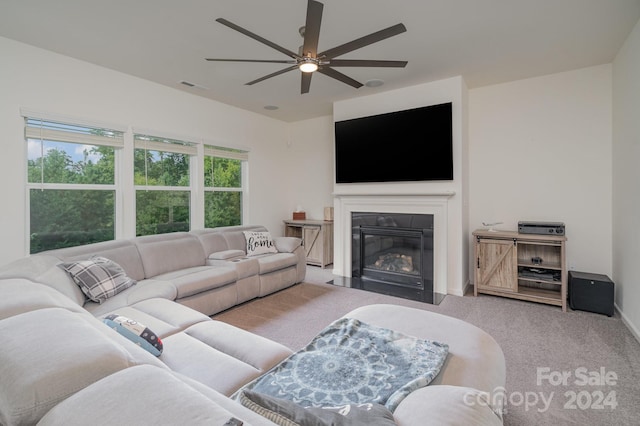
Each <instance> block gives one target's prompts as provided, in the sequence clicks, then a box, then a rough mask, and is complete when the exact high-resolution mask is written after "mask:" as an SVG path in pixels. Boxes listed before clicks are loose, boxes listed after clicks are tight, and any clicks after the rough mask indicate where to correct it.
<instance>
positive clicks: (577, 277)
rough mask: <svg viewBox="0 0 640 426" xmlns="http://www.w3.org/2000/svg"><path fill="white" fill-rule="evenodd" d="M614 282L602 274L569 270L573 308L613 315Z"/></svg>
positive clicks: (570, 297) (571, 304) (570, 304)
mask: <svg viewBox="0 0 640 426" xmlns="http://www.w3.org/2000/svg"><path fill="white" fill-rule="evenodd" d="M613 295H614V284H613V281H611V279H609V277H607V276H606V275H602V274H591V273H587V272H578V271H569V306H570V307H571V309H574V310H580V311H587V312H595V313H598V314H605V315H607V316H612V315H613Z"/></svg>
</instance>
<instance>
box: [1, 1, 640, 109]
mask: <svg viewBox="0 0 640 426" xmlns="http://www.w3.org/2000/svg"><path fill="white" fill-rule="evenodd" d="M321 1H323V0H321ZM323 3H324V14H323V19H322V27H321V30H320V41H319V46H318V50H320V51H322V50H327V49H329V48H332V47H335V46H337V45H341V44H343V43H346V42H349V41H351V40H353V39H356V38H359V37H362V36H365V35H368V34H370V33H373V32H375V31H378V30H381V29H383V28H387V27H389V26H391V25H395V24H397V23H403V24H404V25H405V26H406V27H407V32H405V33H403V34H400V35H397V36H395V37H391V38H389V39H386V40H383V41H381V42H379V43H376V44H373V45H370V46H367V47H364V48H362V49H359V50H356V51H354V52H352V53H349V54H346V55H344V56H342V57H340V59H385V60H407V61H408V62H409V63H408V65H407V67H406V68H341V69H340V71H341V72H343V73H344V74H347V75H348V76H350V77H352V78H354V79H356V80H358V81H360V82H361V83H365V82H366V81H368V80H372V79H381V80H383V81H384V82H385V84H384V85H383V86H381V87H377V88H371V87H366V86H364V87H361V88H360V89H354V88H353V87H351V86H348V85H345V84H344V83H341V82H339V81H337V80H334V79H331V78H329V77H326V76H324V75H321V74H317V73H316V74H314V76H313V79H312V82H311V90H310V92H309V93H307V94H304V95H301V94H300V72H299V71H297V70H295V71H291V72H288V73H285V74H282V75H279V76H277V77H273V78H271V79H268V80H265V81H263V82H260V83H257V84H255V85H252V86H247V85H245V83H247V82H249V81H251V80H254V79H256V78H259V77H262V76H263V75H266V74H270V73H272V72H275V71H277V70H279V69H281V68H285V67H287V66H288V65H280V64H245V63H235V62H228V63H221V62H207V61H205V60H204V58H206V57H214V58H243V59H289V58H288V57H287V56H285V55H283V54H282V53H279V52H278V51H276V50H273V49H271V48H270V47H268V46H265V45H263V44H260V43H258V42H257V41H255V40H253V39H251V38H249V37H246V36H244V35H243V34H241V33H239V32H236V31H234V30H231V29H230V28H228V27H225V26H224V25H221V24H219V23H217V22H215V19H216V18H219V17H222V18H225V19H227V20H229V21H231V22H233V23H235V24H237V25H240V26H242V27H244V28H246V29H248V30H250V31H252V32H254V33H256V34H258V35H260V36H262V37H264V38H266V39H268V40H270V41H272V42H274V43H276V44H279V45H280V46H283V47H285V48H287V49H289V50H292V51H294V52H297V50H298V46H299V45H301V44H302V38H301V37H300V35H299V34H298V28H299V27H300V26H302V25H304V21H305V17H306V7H307V2H306V0H270V1H265V0H180V1H177V0H133V1H132V0H55V1H52V0H0V36H4V37H7V38H10V39H14V40H17V41H20V42H24V43H27V44H30V45H33V46H37V47H41V48H44V49H48V50H51V51H54V52H58V53H61V54H63V55H67V56H71V57H74V58H77V59H81V60H84V61H87V62H91V63H94V64H98V65H101V66H104V67H107V68H111V69H114V70H117V71H121V72H123V73H127V74H131V75H134V76H138V77H141V78H144V79H147V80H150V81H154V82H156V83H159V84H162V85H166V86H169V87H173V88H175V89H178V90H183V91H187V92H190V93H193V94H195V95H199V96H204V97H207V98H210V99H215V100H218V101H220V102H224V103H227V104H230V105H235V106H237V107H240V108H243V109H247V110H250V111H254V112H257V113H260V114H264V115H267V116H270V117H274V118H277V119H281V120H284V121H297V120H303V119H308V118H313V117H318V116H322V115H330V114H331V112H332V104H333V102H334V101H337V100H341V99H348V98H353V97H357V96H362V95H367V94H372V93H376V92H380V91H385V90H390V89H397V88H401V87H406V86H412V85H416V84H420V83H425V82H429V81H434V80H439V79H443V78H448V77H452V76H457V75H461V76H463V78H464V79H465V81H466V82H467V85H468V87H469V88H474V87H479V86H484V85H489V84H495V83H501V82H506V81H512V80H518V79H522V78H527V77H534V76H538V75H545V74H550V73H555V72H561V71H567V70H572V69H578V68H582V67H588V66H592V65H598V64H604V63H609V62H611V61H612V60H613V58H614V57H615V54H616V53H617V51H618V50H619V49H620V47H621V46H622V43H623V42H624V40H625V39H626V38H627V36H628V35H629V33H630V31H631V30H632V29H633V26H634V25H635V24H636V22H638V20H639V19H640V0H395V1H393V0H324V1H323ZM181 81H188V82H190V83H193V84H196V85H198V86H201V87H200V88H198V87H194V88H189V87H187V86H184V85H183V84H180V82H181ZM266 105H275V106H278V107H279V109H277V110H266V109H264V106H266Z"/></svg>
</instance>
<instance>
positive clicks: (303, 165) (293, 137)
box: [283, 115, 334, 220]
mask: <svg viewBox="0 0 640 426" xmlns="http://www.w3.org/2000/svg"><path fill="white" fill-rule="evenodd" d="M288 131H289V136H288V147H287V154H288V155H289V157H288V159H287V171H288V175H289V177H288V179H289V180H290V181H291V182H290V183H291V194H290V195H291V198H290V200H289V204H288V205H287V208H288V209H289V210H288V212H289V213H288V215H287V216H285V217H283V219H291V217H292V212H293V211H294V210H296V209H297V207H298V206H301V207H302V210H303V211H305V212H306V216H307V219H316V220H322V219H324V208H325V207H331V206H333V198H332V197H331V192H332V191H333V167H334V164H333V118H332V117H331V116H330V115H329V116H325V117H320V118H314V119H310V120H303V121H298V122H295V123H290V124H289V130H288Z"/></svg>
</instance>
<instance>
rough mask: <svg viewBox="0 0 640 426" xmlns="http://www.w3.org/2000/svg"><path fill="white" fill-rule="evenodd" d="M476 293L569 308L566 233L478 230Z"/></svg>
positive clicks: (476, 238)
mask: <svg viewBox="0 0 640 426" xmlns="http://www.w3.org/2000/svg"><path fill="white" fill-rule="evenodd" d="M473 236H474V237H475V257H476V258H475V282H474V294H475V295H476V296H477V295H478V293H485V294H492V295H494V296H503V297H510V298H513V299H520V300H528V301H531V302H539V303H547V304H550V305H556V306H560V307H561V308H562V310H563V311H566V310H567V267H566V261H565V242H566V240H567V238H566V237H565V236H558V235H534V234H520V233H518V232H509V231H495V232H492V231H488V230H476V231H474V232H473Z"/></svg>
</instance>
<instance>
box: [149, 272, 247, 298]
mask: <svg viewBox="0 0 640 426" xmlns="http://www.w3.org/2000/svg"><path fill="white" fill-rule="evenodd" d="M237 278H238V275H237V274H236V271H235V269H234V268H230V267H224V266H196V267H192V268H184V269H179V270H176V271H172V272H167V273H164V274H161V275H157V276H156V277H155V279H158V280H166V281H171V282H172V283H173V285H175V287H176V291H177V297H176V298H177V299H182V298H184V297H189V296H193V295H194V294H198V293H202V292H205V291H208V290H212V289H214V288H218V287H223V286H225V285H227V284H231V283H233V282H235V281H236V279H237Z"/></svg>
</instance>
